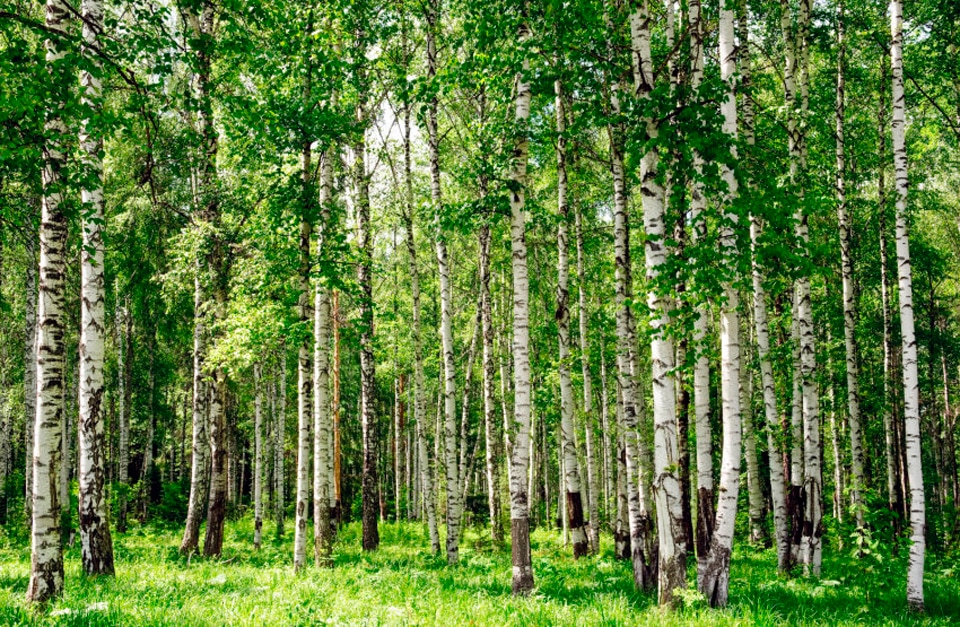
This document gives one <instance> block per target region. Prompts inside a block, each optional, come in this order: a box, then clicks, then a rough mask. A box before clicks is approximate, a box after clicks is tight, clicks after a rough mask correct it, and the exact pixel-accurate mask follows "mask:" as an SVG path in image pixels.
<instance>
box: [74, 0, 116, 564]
mask: <svg viewBox="0 0 960 627" xmlns="http://www.w3.org/2000/svg"><path fill="white" fill-rule="evenodd" d="M80 13H81V16H82V17H83V40H84V44H85V45H86V46H95V45H97V40H98V36H99V34H100V31H102V30H103V5H102V4H101V2H100V0H83V2H82V3H81V5H80ZM84 52H85V53H86V52H87V51H86V50H85V51H84ZM87 56H88V59H87V61H88V63H89V69H86V70H83V71H81V73H80V85H81V87H82V89H83V98H82V104H83V105H84V106H85V107H87V108H88V111H87V115H88V116H89V117H88V118H87V119H85V120H84V122H83V127H82V129H81V131H80V147H81V150H82V151H83V157H82V163H83V167H84V170H85V171H84V183H85V185H84V186H83V187H84V188H83V189H82V191H81V201H82V203H83V205H82V216H83V250H82V252H81V275H82V276H81V286H82V287H81V299H80V306H81V323H80V381H79V386H80V433H79V436H80V452H79V455H80V460H79V461H80V464H79V465H80V472H79V483H80V515H79V522H80V546H81V559H82V562H83V571H84V573H85V574H87V575H113V572H114V570H113V542H112V541H111V538H110V524H109V521H108V520H107V507H106V493H105V492H104V475H105V473H104V467H105V465H106V463H105V461H106V456H105V454H104V453H105V450H104V447H105V444H106V442H105V434H104V418H105V417H104V412H103V393H104V385H103V364H104V335H105V326H104V304H103V303H104V284H103V234H102V226H101V225H102V224H103V182H102V177H103V158H102V157H101V156H100V152H101V150H102V149H103V136H102V134H101V131H100V128H99V126H100V120H99V119H98V118H99V114H100V110H101V108H102V105H103V91H102V86H101V82H100V80H101V77H100V74H101V71H102V67H101V64H100V62H99V60H98V59H96V57H95V55H91V54H87Z"/></svg>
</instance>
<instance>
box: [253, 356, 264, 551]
mask: <svg viewBox="0 0 960 627" xmlns="http://www.w3.org/2000/svg"><path fill="white" fill-rule="evenodd" d="M260 374H261V366H260V362H257V363H255V364H253V390H254V391H253V394H254V396H253V548H255V549H259V548H260V544H261V543H262V539H263V411H262V409H263V407H262V406H263V393H262V390H263V384H262V383H261V376H260Z"/></svg>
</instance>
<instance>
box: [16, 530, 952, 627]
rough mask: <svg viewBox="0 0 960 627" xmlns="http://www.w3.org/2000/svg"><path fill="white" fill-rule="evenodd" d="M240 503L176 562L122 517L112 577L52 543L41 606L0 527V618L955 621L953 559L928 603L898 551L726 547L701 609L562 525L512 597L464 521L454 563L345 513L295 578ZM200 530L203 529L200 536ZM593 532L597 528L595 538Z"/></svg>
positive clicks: (504, 576) (937, 575)
mask: <svg viewBox="0 0 960 627" xmlns="http://www.w3.org/2000/svg"><path fill="white" fill-rule="evenodd" d="M252 526H253V525H252V522H251V521H250V519H249V517H247V518H244V519H242V520H240V521H235V522H230V523H229V524H228V526H227V532H226V540H225V545H224V557H223V559H220V560H203V559H197V558H194V559H191V560H186V559H184V558H181V557H180V556H179V555H178V554H177V547H178V545H179V541H180V531H179V529H178V528H175V527H166V528H165V527H160V526H152V525H151V526H146V527H139V526H137V525H136V524H134V526H133V527H132V529H131V530H130V531H129V532H128V533H126V534H122V535H120V534H115V535H114V547H115V553H116V561H117V577H116V579H85V578H83V577H81V575H80V549H79V546H78V544H75V545H74V546H72V547H71V548H69V549H68V551H67V553H66V589H65V592H64V595H63V597H62V598H60V599H59V600H57V601H56V602H54V603H53V604H51V605H50V606H49V607H48V608H46V609H44V610H32V609H30V608H28V607H27V606H26V604H25V603H24V600H23V599H24V594H25V592H26V588H27V582H28V578H29V572H30V553H29V547H28V545H27V541H26V540H27V539H26V534H25V532H23V531H22V530H20V528H19V527H20V526H18V528H17V529H16V530H14V529H12V528H7V529H3V528H0V625H137V626H141V625H142V626H147V625H230V626H231V627H239V626H241V625H321V624H331V625H421V624H425V625H496V626H500V625H518V626H523V627H527V626H534V625H915V624H916V625H958V624H960V564H958V563H956V562H954V561H952V560H948V559H946V558H942V559H935V558H929V559H928V567H927V578H926V602H927V613H926V615H924V616H919V615H916V614H911V613H910V612H908V611H906V609H905V603H904V576H905V575H904V573H905V569H904V568H902V564H901V562H900V560H897V559H890V558H889V556H881V555H879V554H870V555H868V556H867V557H865V558H863V557H861V558H857V559H854V558H853V557H851V556H849V555H848V553H849V552H848V551H844V552H843V553H840V554H836V553H835V552H833V551H831V550H827V551H825V555H826V558H825V562H824V566H823V577H822V578H821V579H820V580H805V579H803V578H800V577H797V578H793V579H786V578H782V577H778V576H777V574H776V568H775V565H776V558H775V555H774V553H773V551H771V550H760V549H754V548H751V547H749V546H745V545H740V546H739V547H738V548H737V549H736V551H735V553H734V558H733V567H732V573H731V582H730V591H731V599H730V606H729V607H728V608H726V609H724V610H711V609H709V608H707V607H706V606H705V604H704V602H703V601H702V599H699V598H698V597H697V595H696V594H695V593H693V592H692V591H691V592H689V593H687V594H685V595H684V596H685V598H686V601H687V602H686V606H685V607H684V608H683V609H682V610H680V611H678V612H663V611H661V610H660V609H659V608H657V606H656V599H655V596H654V595H652V594H651V595H644V594H638V593H636V592H634V591H633V584H632V581H631V576H630V568H629V564H628V563H626V562H618V561H616V560H614V559H613V550H612V546H609V544H608V543H607V542H606V541H605V542H604V546H603V551H602V552H601V554H600V555H599V556H596V557H590V558H587V559H582V560H580V561H579V562H574V561H573V560H572V559H571V557H570V555H569V550H568V549H564V548H563V546H562V544H561V539H560V535H559V534H558V533H554V532H547V531H544V530H538V531H536V532H535V533H534V535H533V565H534V574H535V577H536V583H537V589H536V591H535V593H534V594H533V595H532V596H531V597H530V598H525V599H518V598H513V597H512V596H511V595H510V573H511V568H510V553H509V551H508V550H496V551H495V550H493V547H492V545H491V544H490V543H489V542H488V541H486V538H485V534H480V533H479V531H478V530H475V529H471V530H469V531H468V532H467V535H466V538H465V540H464V542H463V544H462V546H461V563H460V565H459V566H457V567H454V568H449V567H447V566H446V564H445V560H444V559H443V558H441V557H434V556H432V555H430V552H429V550H424V548H425V547H428V546H429V541H428V539H427V537H426V532H425V529H424V527H423V526H421V525H419V524H411V523H404V524H399V525H397V524H392V523H386V524H381V526H380V534H381V545H380V546H381V548H380V550H379V551H377V552H375V553H373V554H364V553H363V552H361V551H360V548H359V545H360V540H359V527H358V526H357V525H349V526H347V527H345V528H344V529H343V530H342V531H341V534H340V541H339V543H338V545H337V549H336V567H335V568H334V569H333V570H318V569H315V568H312V567H311V568H308V569H307V570H306V571H305V572H304V573H303V574H302V575H300V576H294V575H293V572H292V567H291V555H292V542H293V533H292V529H291V525H290V524H289V523H288V525H287V534H286V537H285V538H284V539H283V540H282V541H275V540H274V539H273V537H272V535H273V526H272V525H271V524H270V523H267V524H265V525H264V531H265V536H268V537H265V542H264V546H263V548H262V549H261V550H260V551H254V550H253V548H252V537H253V530H252ZM201 537H202V535H201ZM605 540H606V539H605Z"/></svg>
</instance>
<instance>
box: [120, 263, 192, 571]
mask: <svg viewBox="0 0 960 627" xmlns="http://www.w3.org/2000/svg"><path fill="white" fill-rule="evenodd" d="M202 304H203V292H202V288H201V285H200V277H199V276H196V277H194V296H193V306H194V318H193V431H192V436H191V459H190V499H189V501H188V505H187V522H186V525H185V527H184V530H183V540H182V541H181V543H180V554H181V555H190V554H192V553H195V552H196V551H197V546H198V542H199V539H200V520H201V517H202V516H203V512H204V510H205V509H206V505H207V491H208V485H207V480H208V473H209V464H210V462H209V458H208V457H207V451H208V446H209V442H208V441H207V422H208V415H207V412H208V408H207V404H208V399H209V394H207V385H206V381H205V380H204V375H203V354H204V352H205V348H204V341H205V339H206V328H205V317H204V315H203V309H202ZM121 337H122V336H121ZM123 352H124V349H123V347H122V346H121V348H120V350H119V353H118V354H119V355H121V356H122V355H123ZM118 366H119V369H120V371H121V374H120V378H121V381H122V380H123V379H124V376H123V368H122V366H120V365H119V364H118ZM124 394H125V392H124V390H121V392H120V399H123V397H124ZM120 402H121V406H120V412H119V419H120V471H119V475H120V482H121V483H123V482H124V480H125V479H126V476H127V469H126V463H125V461H124V457H125V454H124V444H125V427H124V415H123V414H124V406H123V401H122V400H121V401H120Z"/></svg>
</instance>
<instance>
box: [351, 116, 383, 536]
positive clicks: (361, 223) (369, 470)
mask: <svg viewBox="0 0 960 627" xmlns="http://www.w3.org/2000/svg"><path fill="white" fill-rule="evenodd" d="M360 102H361V103H362V102H363V99H362V98H361V100H360ZM357 121H358V122H361V123H366V113H365V112H364V109H363V105H362V104H361V105H358V107H357ZM353 167H354V171H353V179H354V185H355V193H356V200H355V206H356V211H357V231H358V233H359V239H360V241H359V246H360V263H359V264H357V282H358V284H359V286H360V294H359V302H360V401H361V405H360V406H361V430H362V444H363V471H362V473H363V476H362V484H361V502H362V510H363V513H362V519H363V550H364V551H374V550H376V549H377V547H378V546H379V545H380V533H379V531H378V529H377V503H378V500H377V407H376V392H377V391H376V379H375V362H374V355H373V225H372V224H371V223H370V181H369V179H368V178H367V170H366V138H365V136H364V131H363V130H360V131H359V137H358V138H357V140H356V144H355V145H354V166H353Z"/></svg>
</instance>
